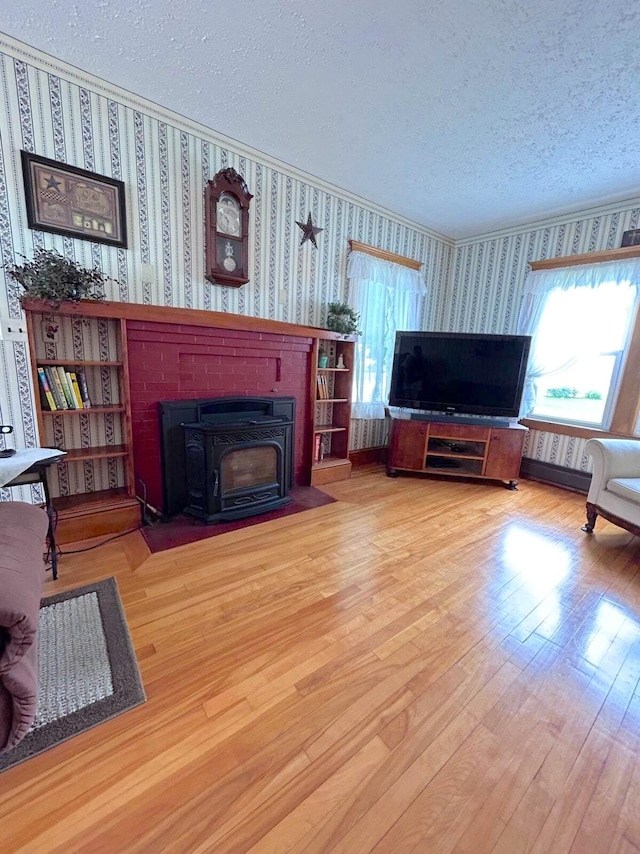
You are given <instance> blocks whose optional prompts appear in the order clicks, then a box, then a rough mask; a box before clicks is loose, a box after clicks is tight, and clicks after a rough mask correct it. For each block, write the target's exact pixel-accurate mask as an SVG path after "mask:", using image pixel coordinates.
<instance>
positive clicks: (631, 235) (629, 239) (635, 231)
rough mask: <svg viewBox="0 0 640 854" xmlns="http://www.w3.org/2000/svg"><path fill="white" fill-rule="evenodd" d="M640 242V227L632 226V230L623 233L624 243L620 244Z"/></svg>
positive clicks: (636, 244)
mask: <svg viewBox="0 0 640 854" xmlns="http://www.w3.org/2000/svg"><path fill="white" fill-rule="evenodd" d="M639 244H640V228H632V229H631V230H630V231H625V232H624V233H623V235H622V243H621V244H620V246H621V247H622V246H638V245H639Z"/></svg>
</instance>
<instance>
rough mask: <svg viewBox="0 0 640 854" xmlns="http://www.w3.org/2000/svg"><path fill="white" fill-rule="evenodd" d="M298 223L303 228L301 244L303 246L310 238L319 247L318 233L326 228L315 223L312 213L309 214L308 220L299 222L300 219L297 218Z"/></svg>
mask: <svg viewBox="0 0 640 854" xmlns="http://www.w3.org/2000/svg"><path fill="white" fill-rule="evenodd" d="M296 225H297V226H299V227H300V228H301V229H302V240H301V241H300V246H302V244H303V243H306V242H307V240H310V241H311V242H312V243H313V245H314V246H315V247H316V249H317V248H318V244H317V243H316V234H319V233H320V232H321V231H324V228H318V227H317V226H316V225H314V224H313V221H312V219H311V214H309V218H308V219H307V221H306V222H298V220H296Z"/></svg>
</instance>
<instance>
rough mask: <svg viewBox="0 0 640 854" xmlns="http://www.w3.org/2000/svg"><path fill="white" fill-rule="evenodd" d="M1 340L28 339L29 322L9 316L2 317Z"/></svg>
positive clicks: (0, 324)
mask: <svg viewBox="0 0 640 854" xmlns="http://www.w3.org/2000/svg"><path fill="white" fill-rule="evenodd" d="M0 340H2V341H26V340H27V324H26V322H25V321H24V320H13V319H10V318H8V317H2V318H0Z"/></svg>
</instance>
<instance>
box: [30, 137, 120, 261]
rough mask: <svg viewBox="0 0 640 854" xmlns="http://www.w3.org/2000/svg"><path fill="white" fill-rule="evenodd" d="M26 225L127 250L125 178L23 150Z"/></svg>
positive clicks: (38, 229)
mask: <svg viewBox="0 0 640 854" xmlns="http://www.w3.org/2000/svg"><path fill="white" fill-rule="evenodd" d="M21 156H22V172H23V176H24V190H25V200H26V205H27V223H28V225H29V228H32V229H35V230H37V231H47V232H50V233H52V234H63V235H64V236H65V237H77V238H79V239H80V240H91V241H93V242H97V243H107V244H109V245H110V246H118V247H121V248H123V249H126V248H127V221H126V212H125V195H124V182H123V181H120V180H118V179H117V178H108V177H107V176H106V175H98V174H97V173H96V172H89V171H88V170H86V169H80V168H79V167H77V166H70V165H69V164H67V163H60V162H58V161H57V160H50V159H49V158H48V157H40V156H39V155H37V154H31V152H28V151H22V152H21Z"/></svg>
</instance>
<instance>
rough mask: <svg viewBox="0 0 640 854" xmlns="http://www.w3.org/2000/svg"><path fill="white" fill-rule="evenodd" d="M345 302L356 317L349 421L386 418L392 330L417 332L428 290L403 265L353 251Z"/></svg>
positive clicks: (391, 360)
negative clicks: (351, 308) (359, 329)
mask: <svg viewBox="0 0 640 854" xmlns="http://www.w3.org/2000/svg"><path fill="white" fill-rule="evenodd" d="M347 278H348V279H349V299H350V302H351V305H352V306H353V307H354V309H355V310H356V311H357V312H359V313H360V319H361V322H360V327H361V329H362V335H361V336H359V337H358V340H357V342H356V359H355V377H354V390H353V407H352V410H351V414H352V416H353V418H384V409H385V406H386V405H387V402H388V399H389V383H390V380H391V368H392V365H393V351H394V346H395V335H396V330H407V331H412V330H417V329H419V325H420V314H421V309H422V299H423V297H424V294H425V292H426V287H425V284H424V282H423V280H422V276H421V275H420V273H419V272H418V271H417V270H411V269H410V268H409V267H405V266H403V265H402V264H394V263H392V262H391V261H383V260H381V259H379V258H375V257H374V256H373V255H367V254H366V253H365V252H351V254H350V255H349V263H348V265H347Z"/></svg>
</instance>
